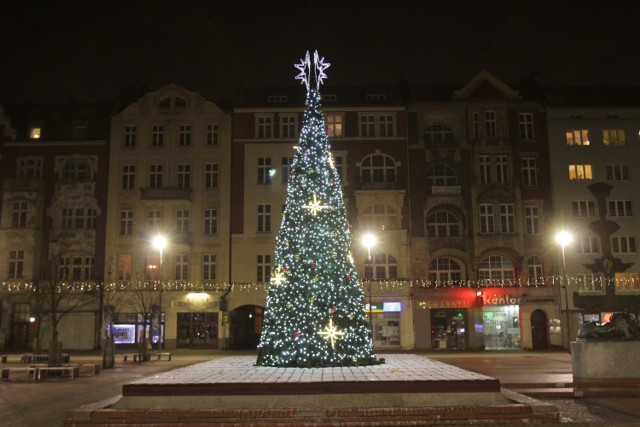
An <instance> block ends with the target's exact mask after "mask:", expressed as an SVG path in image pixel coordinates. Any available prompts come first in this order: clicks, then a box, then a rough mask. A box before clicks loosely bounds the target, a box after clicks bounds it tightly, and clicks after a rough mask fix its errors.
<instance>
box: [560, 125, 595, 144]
mask: <svg viewBox="0 0 640 427" xmlns="http://www.w3.org/2000/svg"><path fill="white" fill-rule="evenodd" d="M565 136H566V138H567V145H589V130H588V129H576V130H568V131H566V132H565Z"/></svg>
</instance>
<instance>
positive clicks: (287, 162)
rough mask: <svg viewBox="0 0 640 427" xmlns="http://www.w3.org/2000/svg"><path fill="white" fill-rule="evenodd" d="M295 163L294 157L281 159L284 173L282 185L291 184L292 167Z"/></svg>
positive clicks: (281, 170) (281, 168)
mask: <svg viewBox="0 0 640 427" xmlns="http://www.w3.org/2000/svg"><path fill="white" fill-rule="evenodd" d="M292 163H293V157H283V158H282V159H281V162H280V164H281V167H280V172H281V173H282V183H283V184H286V183H287V182H289V174H290V173H291V165H292Z"/></svg>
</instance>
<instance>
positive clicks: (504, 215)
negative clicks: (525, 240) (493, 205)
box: [500, 203, 516, 233]
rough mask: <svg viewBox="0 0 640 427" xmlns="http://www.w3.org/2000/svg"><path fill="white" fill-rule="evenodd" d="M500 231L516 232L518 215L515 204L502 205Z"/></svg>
mask: <svg viewBox="0 0 640 427" xmlns="http://www.w3.org/2000/svg"><path fill="white" fill-rule="evenodd" d="M500 231H501V232H502V233H515V232H516V215H515V210H514V206H513V203H505V204H501V205H500Z"/></svg>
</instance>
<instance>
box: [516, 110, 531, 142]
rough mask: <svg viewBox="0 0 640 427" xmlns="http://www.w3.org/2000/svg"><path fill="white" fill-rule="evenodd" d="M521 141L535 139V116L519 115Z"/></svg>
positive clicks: (529, 114)
mask: <svg viewBox="0 0 640 427" xmlns="http://www.w3.org/2000/svg"><path fill="white" fill-rule="evenodd" d="M518 122H519V124H520V139H533V114H532V113H518Z"/></svg>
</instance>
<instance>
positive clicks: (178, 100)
mask: <svg viewBox="0 0 640 427" xmlns="http://www.w3.org/2000/svg"><path fill="white" fill-rule="evenodd" d="M186 106H187V101H185V99H184V98H180V97H176V108H184V107H186Z"/></svg>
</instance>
